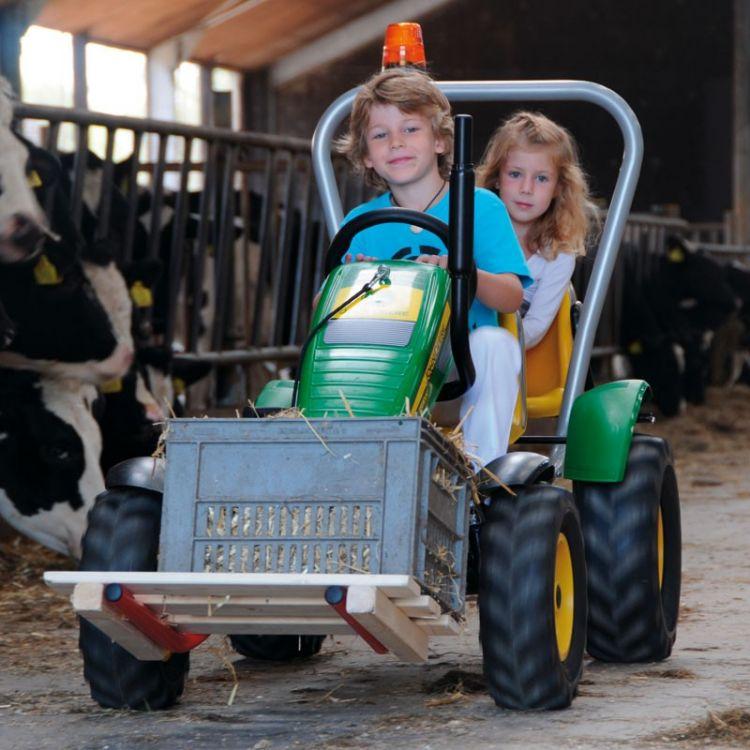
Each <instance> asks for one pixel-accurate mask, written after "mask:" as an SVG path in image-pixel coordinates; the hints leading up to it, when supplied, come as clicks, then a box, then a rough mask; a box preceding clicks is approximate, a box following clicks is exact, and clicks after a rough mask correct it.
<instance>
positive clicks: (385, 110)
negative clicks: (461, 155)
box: [364, 104, 445, 186]
mask: <svg viewBox="0 0 750 750" xmlns="http://www.w3.org/2000/svg"><path fill="white" fill-rule="evenodd" d="M444 151H445V144H444V143H443V141H442V140H440V139H438V138H435V135H434V133H433V131H432V123H431V122H430V120H429V119H428V118H427V117H424V116H423V115H421V114H419V113H418V112H413V113H411V114H409V113H408V112H402V111H401V110H400V109H399V108H398V107H395V106H394V105H393V104H375V105H373V107H372V109H371V110H370V118H369V121H368V124H367V156H366V157H365V159H364V162H365V166H366V167H368V168H369V169H374V170H375V171H376V172H377V173H378V175H380V177H382V178H383V179H384V180H385V181H386V182H387V183H388V185H389V186H394V185H397V186H406V185H413V184H415V183H419V182H421V181H423V180H424V179H425V178H426V177H427V178H428V180H429V179H430V178H433V181H434V177H435V175H437V174H438V166H437V155H438V154H442V153H443V152H444Z"/></svg>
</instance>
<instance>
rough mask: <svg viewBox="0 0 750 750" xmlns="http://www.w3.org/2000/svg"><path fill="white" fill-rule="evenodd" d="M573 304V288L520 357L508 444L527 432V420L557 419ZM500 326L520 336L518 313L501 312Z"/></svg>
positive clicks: (570, 343)
mask: <svg viewBox="0 0 750 750" xmlns="http://www.w3.org/2000/svg"><path fill="white" fill-rule="evenodd" d="M574 302H575V292H574V290H573V287H572V286H571V287H570V289H569V290H568V291H567V292H565V294H564V295H563V298H562V301H561V302H560V308H559V309H558V311H557V315H556V316H555V319H554V320H553V321H552V324H551V325H550V327H549V329H548V330H547V333H545V334H544V337H543V338H542V340H541V341H540V342H539V343H538V344H537V345H536V346H534V347H532V348H531V349H527V350H526V351H525V352H524V356H523V360H522V361H523V366H522V369H521V378H522V381H521V388H520V389H519V393H518V400H517V401H516V408H515V410H514V413H513V425H512V427H511V436H510V442H511V443H514V442H515V441H516V440H517V439H518V438H519V437H520V436H521V435H523V433H524V432H525V431H526V423H527V420H528V419H536V418H540V417H556V416H557V415H558V414H559V413H560V407H561V406H562V397H563V393H564V391H565V381H566V379H567V377H568V365H569V364H570V356H571V354H572V353H573V327H572V323H571V307H572V305H573V304H574ZM499 320H500V325H501V326H502V327H503V328H505V329H507V330H508V331H510V332H511V333H512V334H513V335H514V336H515V337H516V338H517V339H519V340H520V341H522V340H523V337H522V336H521V335H520V333H519V321H520V316H519V315H518V313H501V314H500V315H499Z"/></svg>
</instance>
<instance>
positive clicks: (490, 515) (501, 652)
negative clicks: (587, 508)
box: [479, 485, 586, 710]
mask: <svg viewBox="0 0 750 750" xmlns="http://www.w3.org/2000/svg"><path fill="white" fill-rule="evenodd" d="M560 534H563V535H564V537H565V539H566V540H567V542H568V547H569V549H570V559H571V568H572V573H573V590H574V593H573V607H574V609H573V618H572V634H571V638H570V645H569V649H568V653H567V656H566V657H565V659H564V660H563V659H562V658H561V655H560V651H559V650H558V645H557V635H556V630H555V599H554V597H555V561H556V555H557V546H558V537H559V535H560ZM480 545H481V546H480V548H481V562H480V568H479V638H480V641H481V644H482V652H483V654H484V671H485V674H486V676H487V682H488V686H489V691H490V695H491V696H492V698H493V699H494V700H495V703H496V704H497V705H498V706H501V707H503V708H511V709H516V710H532V709H559V708H565V707H567V706H569V705H570V703H571V701H572V700H573V697H574V696H575V694H576V690H577V687H578V681H579V679H580V677H581V671H582V668H583V652H584V649H585V645H586V562H585V557H584V550H583V537H582V534H581V527H580V521H579V519H578V511H577V510H576V508H575V504H574V502H573V497H572V495H571V494H570V493H569V492H568V491H566V490H565V489H563V488H561V487H554V486H551V485H534V486H531V487H526V488H523V489H521V490H519V492H518V494H517V496H516V497H507V498H500V499H497V500H495V501H494V503H493V504H492V506H491V507H490V508H489V509H488V510H487V513H486V517H485V521H484V523H483V524H482V529H481V538H480Z"/></svg>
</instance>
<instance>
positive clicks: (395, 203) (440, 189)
mask: <svg viewBox="0 0 750 750" xmlns="http://www.w3.org/2000/svg"><path fill="white" fill-rule="evenodd" d="M446 184H447V180H443V182H442V184H441V185H440V187H439V188H438V191H437V193H435V195H433V196H432V198H430V202H429V203H428V204H427V205H426V206H425V207H424V208H423V209H422V213H425V212H426V211H427V209H428V208H429V207H430V206H431V205H432V204H433V203H434V202H435V201H436V200H437V197H438V196H439V195H440V193H442V192H443V188H444V187H445V186H446ZM391 204H392V205H394V206H397V207H398V208H403V206H402V205H401V204H399V202H398V201H397V200H396V199H395V198H394V197H393V193H391ZM409 229H411V231H412V232H414V234H418V233H419V232H421V231H422V227H415V226H413V225H412V226H410V227H409Z"/></svg>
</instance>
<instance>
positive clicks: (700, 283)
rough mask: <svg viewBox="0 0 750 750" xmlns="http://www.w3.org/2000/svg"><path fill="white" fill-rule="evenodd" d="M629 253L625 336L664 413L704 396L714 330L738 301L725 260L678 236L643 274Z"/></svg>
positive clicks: (634, 363)
mask: <svg viewBox="0 0 750 750" xmlns="http://www.w3.org/2000/svg"><path fill="white" fill-rule="evenodd" d="M634 260H635V253H634V252H633V251H632V250H631V252H629V253H626V264H625V276H624V278H625V279H626V281H625V284H624V285H623V287H624V289H623V309H622V313H623V314H622V331H621V340H622V342H623V346H624V349H625V352H626V353H627V355H628V357H629V360H630V363H631V365H632V374H633V375H634V376H635V377H643V378H644V379H645V380H647V381H648V382H649V383H650V384H651V387H652V390H653V393H654V399H655V401H656V403H657V405H658V406H659V409H660V410H661V412H662V413H663V414H664V416H674V415H675V414H677V413H678V412H679V411H680V409H681V404H682V402H683V400H685V401H687V402H689V403H694V404H700V403H703V402H704V400H705V391H706V385H707V383H708V379H709V365H710V349H711V341H712V339H713V336H714V332H715V331H716V329H717V328H719V327H720V326H722V325H723V324H724V322H725V321H726V320H728V319H729V318H730V317H731V316H732V315H733V314H734V313H735V311H736V310H737V307H738V300H737V296H736V294H735V293H734V292H733V290H732V287H731V286H730V285H729V284H728V282H727V280H726V277H725V273H724V270H723V268H722V266H721V265H720V264H718V263H717V262H716V261H715V260H714V259H712V258H711V257H709V256H708V255H707V254H705V253H703V252H700V251H699V250H696V249H695V248H694V247H692V246H691V245H690V244H689V243H687V242H686V241H685V240H684V239H682V238H681V237H678V236H670V237H668V238H667V244H666V248H665V254H664V255H663V256H662V257H660V258H659V259H658V260H657V261H656V263H655V268H654V269H653V270H652V271H651V272H650V273H648V274H644V275H642V276H641V277H640V278H639V276H638V275H637V274H636V272H635V267H634V266H633V265H631V263H632V261H634Z"/></svg>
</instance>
